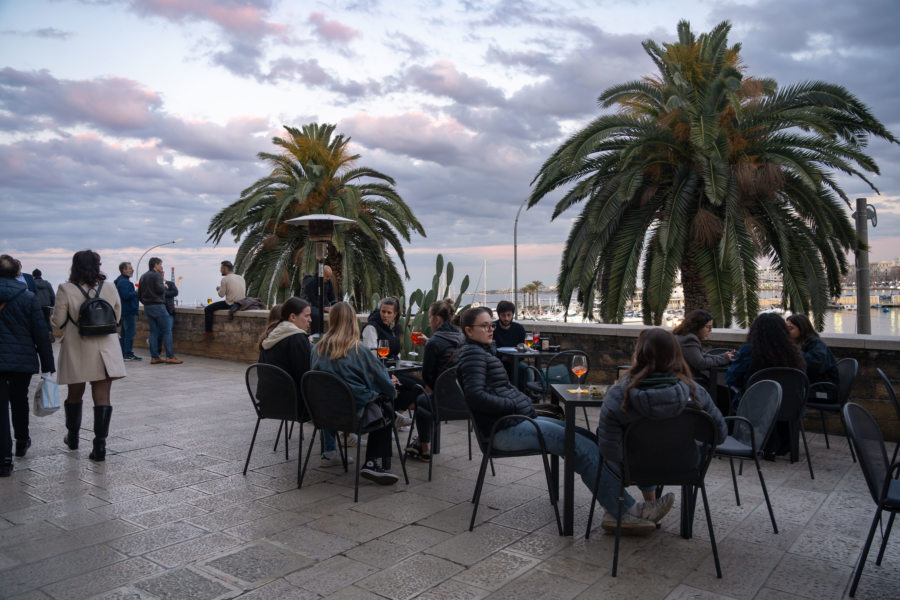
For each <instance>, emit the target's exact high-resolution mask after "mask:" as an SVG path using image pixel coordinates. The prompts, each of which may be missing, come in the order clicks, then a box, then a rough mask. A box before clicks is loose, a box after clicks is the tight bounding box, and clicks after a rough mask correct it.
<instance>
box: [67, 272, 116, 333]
mask: <svg viewBox="0 0 900 600" xmlns="http://www.w3.org/2000/svg"><path fill="white" fill-rule="evenodd" d="M75 287H77V288H78V290H79V291H80V292H81V293H82V294H84V302H83V303H82V304H81V308H79V309H78V322H77V323H76V325H78V333H79V334H80V335H83V336H95V335H108V334H110V333H116V332H117V331H118V323H117V322H116V311H115V310H113V307H112V305H111V304H110V303H109V302H107V301H106V300H104V299H103V298H101V297H100V290H101V289H103V280H102V279H101V280H100V285H98V286H97V293H96V294H95V295H94V296H93V297H91V295H90V294H88V292H86V291H84V290H83V289H82V288H81V286H80V285H78V284H75Z"/></svg>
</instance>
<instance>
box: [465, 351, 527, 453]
mask: <svg viewBox="0 0 900 600" xmlns="http://www.w3.org/2000/svg"><path fill="white" fill-rule="evenodd" d="M456 356H457V373H458V375H457V377H458V378H459V382H460V384H461V385H462V388H463V392H464V393H465V395H466V403H467V404H468V405H469V409H470V410H471V411H472V416H473V417H474V418H475V426H476V427H478V430H479V431H480V432H481V433H482V434H484V435H490V433H491V428H492V427H493V426H494V423H495V422H497V420H498V419H499V418H500V417H505V416H506V415H524V416H526V417H531V418H534V417H536V416H537V414H536V413H535V412H534V406H533V405H532V404H531V399H530V398H529V397H528V396H526V395H525V394H523V393H522V392H520V391H519V390H517V389H516V388H515V387H513V385H512V384H510V382H509V377H508V376H507V374H506V368H504V366H503V363H501V362H500V359H499V358H497V357H496V356H495V355H494V349H493V347H492V346H485V345H484V344H479V343H478V342H476V341H473V340H471V339H466V343H465V344H463V345H462V346H461V347H460V348H459V350H458V351H457V352H456ZM515 424H516V423H514V422H509V424H508V425H507V426H508V427H511V426H513V425H515Z"/></svg>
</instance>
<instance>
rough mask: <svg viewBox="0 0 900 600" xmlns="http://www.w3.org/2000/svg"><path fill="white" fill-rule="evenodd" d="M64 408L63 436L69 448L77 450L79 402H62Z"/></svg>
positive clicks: (79, 427)
mask: <svg viewBox="0 0 900 600" xmlns="http://www.w3.org/2000/svg"><path fill="white" fill-rule="evenodd" d="M63 408H65V410H66V431H67V433H66V437H65V438H63V442H65V444H66V446H68V447H69V450H78V430H79V429H81V402H79V403H78V404H69V403H68V402H67V403H65V404H63Z"/></svg>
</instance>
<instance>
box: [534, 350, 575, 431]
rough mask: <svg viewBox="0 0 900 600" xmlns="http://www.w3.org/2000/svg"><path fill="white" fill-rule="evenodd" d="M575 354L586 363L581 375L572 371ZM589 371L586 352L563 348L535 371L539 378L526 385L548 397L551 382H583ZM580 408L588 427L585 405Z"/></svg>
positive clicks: (573, 383)
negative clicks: (577, 375) (585, 369)
mask: <svg viewBox="0 0 900 600" xmlns="http://www.w3.org/2000/svg"><path fill="white" fill-rule="evenodd" d="M576 356H584V358H585V364H586V365H587V371H586V372H585V374H584V375H582V376H581V377H576V376H575V373H573V372H572V359H573V358H575V357H576ZM590 371H591V359H590V357H589V356H588V355H587V353H586V352H584V351H583V350H563V351H562V352H557V353H556V354H554V355H553V356H551V357H550V360H549V361H548V362H547V364H546V366H545V367H544V368H543V370H540V371H537V374H538V375H539V378H538V377H536V378H535V381H531V382H529V383H528V384H527V385H526V387H527V388H528V389H530V390H531V391H534V392H539V393H540V394H541V395H542V396H544V397H546V398H549V397H550V393H551V388H550V386H551V385H552V384H554V383H569V384H572V385H578V384H580V383H583V382H584V378H585V377H587V374H588V373H590ZM581 408H582V410H583V411H584V422H585V427H587V428H588V429H590V428H591V425H590V422H589V421H588V414H587V407H586V406H582V407H581Z"/></svg>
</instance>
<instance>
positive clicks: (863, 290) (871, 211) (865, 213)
mask: <svg viewBox="0 0 900 600" xmlns="http://www.w3.org/2000/svg"><path fill="white" fill-rule="evenodd" d="M853 216H854V218H855V219H856V236H857V237H858V238H859V243H860V245H861V246H868V245H869V227H868V225H869V224H868V221H872V227H875V226H876V225H878V213H877V212H876V211H875V207H874V206H867V205H866V199H865V198H857V199H856V212H854V213H853ZM856 333H862V334H871V333H872V315H871V314H870V312H869V251H868V250H857V251H856Z"/></svg>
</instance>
